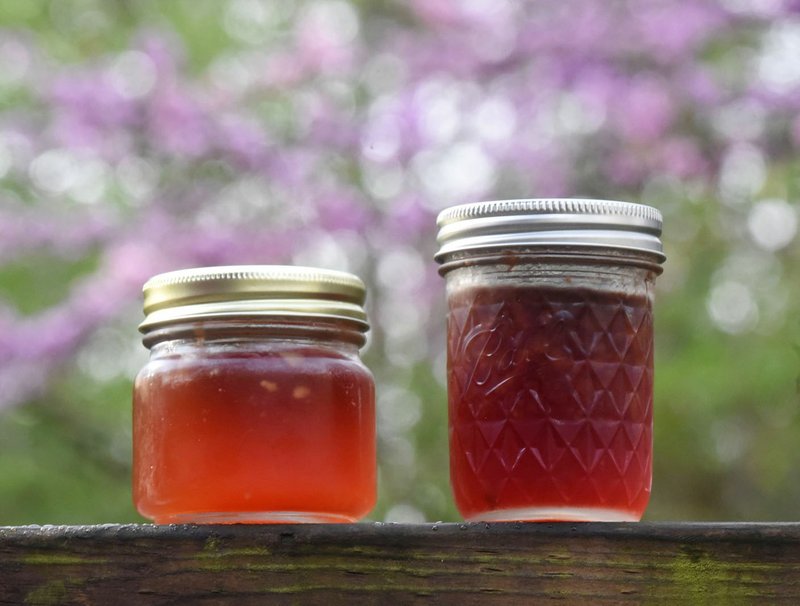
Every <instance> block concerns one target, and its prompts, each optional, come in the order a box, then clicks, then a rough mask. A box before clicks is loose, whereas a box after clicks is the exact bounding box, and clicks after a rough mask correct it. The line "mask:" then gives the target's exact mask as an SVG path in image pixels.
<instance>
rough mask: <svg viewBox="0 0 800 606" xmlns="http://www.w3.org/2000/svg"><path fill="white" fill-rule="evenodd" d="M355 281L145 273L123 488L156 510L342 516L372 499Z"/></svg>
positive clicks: (214, 518)
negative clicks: (127, 485) (142, 352)
mask: <svg viewBox="0 0 800 606" xmlns="http://www.w3.org/2000/svg"><path fill="white" fill-rule="evenodd" d="M364 296H365V288H364V284H363V283H362V282H361V280H359V279H358V278H357V277H355V276H352V275H350V274H346V273H342V272H334V271H327V270H321V269H313V268H302V267H284V266H240V267H210V268H200V269H189V270H183V271H177V272H171V273H167V274H162V275H159V276H156V277H154V278H152V279H151V280H149V281H148V282H147V283H146V284H145V286H144V311H145V314H146V318H145V320H144V322H143V323H142V325H141V327H140V330H141V331H142V333H143V334H144V337H143V341H144V344H145V345H146V346H147V347H148V348H150V352H151V357H150V361H149V363H148V364H147V365H146V366H145V367H144V368H143V369H142V370H141V372H140V373H139V375H138V376H137V378H136V383H135V387H134V401H133V499H134V503H135V505H136V508H137V509H138V511H139V512H140V513H141V514H142V515H143V516H145V517H147V518H150V519H152V520H154V521H155V522H156V523H158V524H166V523H183V522H191V523H232V522H246V523H271V522H274V523H281V522H287V523H289V522H292V523H293V522H352V521H355V520H358V519H360V518H362V517H363V516H365V515H366V514H367V513H368V512H369V511H370V510H371V509H372V507H373V505H374V504H375V498H376V462H375V389H374V382H373V378H372V375H371V374H370V372H369V370H368V369H367V368H366V367H365V366H364V364H363V363H362V362H361V360H360V358H359V348H360V347H361V346H362V345H363V344H364V341H365V336H364V333H365V332H366V331H367V329H368V325H367V318H366V314H365V313H364V309H363V303H364Z"/></svg>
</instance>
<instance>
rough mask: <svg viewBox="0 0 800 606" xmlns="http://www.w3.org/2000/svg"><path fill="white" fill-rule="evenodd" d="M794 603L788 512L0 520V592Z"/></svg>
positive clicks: (796, 558) (380, 600)
mask: <svg viewBox="0 0 800 606" xmlns="http://www.w3.org/2000/svg"><path fill="white" fill-rule="evenodd" d="M548 600H561V601H566V602H567V603H570V602H572V603H577V602H579V601H580V602H583V603H587V604H588V603H591V604H602V603H609V604H619V603H645V604H647V603H652V604H667V603H692V604H749V603H769V604H774V603H780V602H784V603H791V604H800V524H794V523H791V524H648V523H643V524H425V525H393V524H356V525H291V526H289V525H286V526H243V525H242V526H137V525H126V526H115V525H108V526H85V527H84V526H43V527H38V526H24V527H0V604H222V603H230V604H312V605H313V604H323V605H325V606H334V605H336V604H409V603H420V604H458V605H459V606H467V605H469V604H480V605H482V606H485V605H487V604H533V603H542V602H546V601H548Z"/></svg>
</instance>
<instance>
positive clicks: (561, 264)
mask: <svg viewBox="0 0 800 606" xmlns="http://www.w3.org/2000/svg"><path fill="white" fill-rule="evenodd" d="M439 227H440V231H439V243H440V245H441V248H440V250H439V253H438V254H437V260H438V261H439V262H441V263H442V269H441V273H442V274H443V275H444V276H445V277H446V280H447V297H448V309H449V311H448V323H447V333H448V336H447V342H448V348H447V353H448V373H447V374H448V376H447V388H448V401H449V427H450V480H451V484H452V488H453V495H454V497H455V501H456V505H457V506H458V508H459V511H461V513H462V515H463V516H464V517H465V518H467V519H469V520H539V521H555V520H575V521H579V520H583V521H625V520H638V519H640V518H641V516H642V514H643V513H644V510H645V508H646V506H647V502H648V500H649V498H650V488H651V477H652V433H653V320H652V302H653V284H654V280H655V277H656V276H657V275H658V274H659V273H660V271H661V267H660V263H661V262H663V260H664V255H663V252H662V251H661V241H660V238H659V236H660V233H661V216H660V214H659V213H658V211H656V210H655V209H652V208H649V207H644V206H640V205H637V204H629V203H625V202H607V201H594V200H511V201H500V202H486V203H479V204H471V205H464V206H459V207H454V208H451V209H448V210H445V211H443V212H442V214H440V216H439Z"/></svg>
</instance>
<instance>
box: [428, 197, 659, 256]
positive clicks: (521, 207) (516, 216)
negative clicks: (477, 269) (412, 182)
mask: <svg viewBox="0 0 800 606" xmlns="http://www.w3.org/2000/svg"><path fill="white" fill-rule="evenodd" d="M436 223H437V225H438V227H439V235H438V238H437V241H438V243H439V251H438V252H437V253H436V257H435V258H436V260H437V261H439V262H442V261H443V259H444V257H445V256H447V255H449V254H451V253H455V252H461V251H466V250H475V249H486V248H506V247H510V246H569V247H578V248H580V247H606V248H615V249H621V250H631V251H640V252H645V253H653V254H654V255H655V256H656V257H657V258H658V260H659V262H663V261H664V259H665V258H666V257H665V256H664V249H663V247H662V245H661V238H660V236H661V223H662V219H661V213H660V212H659V211H658V210H657V209H655V208H652V207H651V206H645V205H644V204H634V203H632V202H617V201H611V200H585V199H579V198H555V199H530V200H498V201H493V202H477V203H472V204H462V205H460V206H453V207H451V208H447V209H445V210H443V211H442V212H441V213H439V217H438V219H437V221H436Z"/></svg>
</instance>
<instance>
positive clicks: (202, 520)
mask: <svg viewBox="0 0 800 606" xmlns="http://www.w3.org/2000/svg"><path fill="white" fill-rule="evenodd" d="M356 521H358V519H357V518H353V517H350V516H344V515H340V514H335V513H322V512H318V511H238V512H228V511H220V512H218V511H203V512H188V513H178V514H174V515H169V516H159V517H157V518H155V520H154V522H155V523H156V524H348V523H352V522H356Z"/></svg>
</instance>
